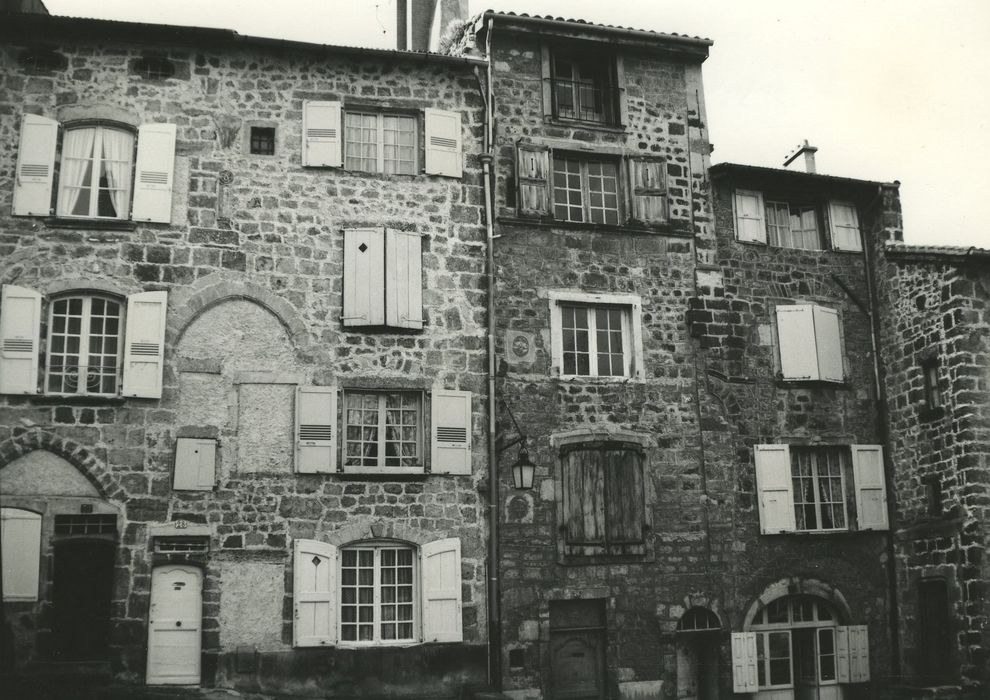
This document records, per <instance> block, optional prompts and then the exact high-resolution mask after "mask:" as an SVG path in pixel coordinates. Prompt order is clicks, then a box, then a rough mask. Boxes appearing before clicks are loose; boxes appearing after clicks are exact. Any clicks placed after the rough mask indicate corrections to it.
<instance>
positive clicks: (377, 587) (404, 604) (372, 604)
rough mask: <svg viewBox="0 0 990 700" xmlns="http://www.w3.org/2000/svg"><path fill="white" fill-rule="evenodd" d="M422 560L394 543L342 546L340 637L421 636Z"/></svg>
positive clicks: (376, 639)
mask: <svg viewBox="0 0 990 700" xmlns="http://www.w3.org/2000/svg"><path fill="white" fill-rule="evenodd" d="M415 581H416V561H415V557H414V551H413V549H412V548H411V547H407V546H395V545H391V544H380V545H365V546H353V547H345V548H343V549H341V550H340V640H341V641H342V642H360V643H370V644H374V643H384V642H402V641H413V640H415V639H416V629H417V620H416V608H417V606H416V602H415V601H416V593H417V591H416V583H415Z"/></svg>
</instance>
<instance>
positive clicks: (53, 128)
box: [13, 114, 58, 216]
mask: <svg viewBox="0 0 990 700" xmlns="http://www.w3.org/2000/svg"><path fill="white" fill-rule="evenodd" d="M57 144H58V122H57V121H55V120H54V119H48V118H47V117H39V116H38V115H37V114H22V115H21V141H20V145H19V146H18V149H17V168H16V169H15V170H14V206H13V214H14V216H48V215H49V214H51V213H52V182H53V181H54V175H55V147H56V145H57Z"/></svg>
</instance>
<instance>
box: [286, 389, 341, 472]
mask: <svg viewBox="0 0 990 700" xmlns="http://www.w3.org/2000/svg"><path fill="white" fill-rule="evenodd" d="M336 469H337V387H332V386H300V387H296V471H297V472H299V473H302V474H314V473H318V472H324V473H327V472H333V471H335V470H336Z"/></svg>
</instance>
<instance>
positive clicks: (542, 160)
mask: <svg viewBox="0 0 990 700" xmlns="http://www.w3.org/2000/svg"><path fill="white" fill-rule="evenodd" d="M516 190H517V199H518V203H517V206H518V209H519V215H520V216H547V215H549V214H550V149H549V148H548V147H546V146H538V145H535V144H529V143H520V144H519V145H518V146H517V147H516Z"/></svg>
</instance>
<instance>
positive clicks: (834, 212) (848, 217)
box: [828, 202, 863, 250]
mask: <svg viewBox="0 0 990 700" xmlns="http://www.w3.org/2000/svg"><path fill="white" fill-rule="evenodd" d="M828 220H829V229H830V231H831V233H832V247H833V248H835V249H836V250H863V237H862V234H861V233H860V230H859V214H858V213H857V212H856V207H855V205H853V204H849V203H848V202H829V203H828Z"/></svg>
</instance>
